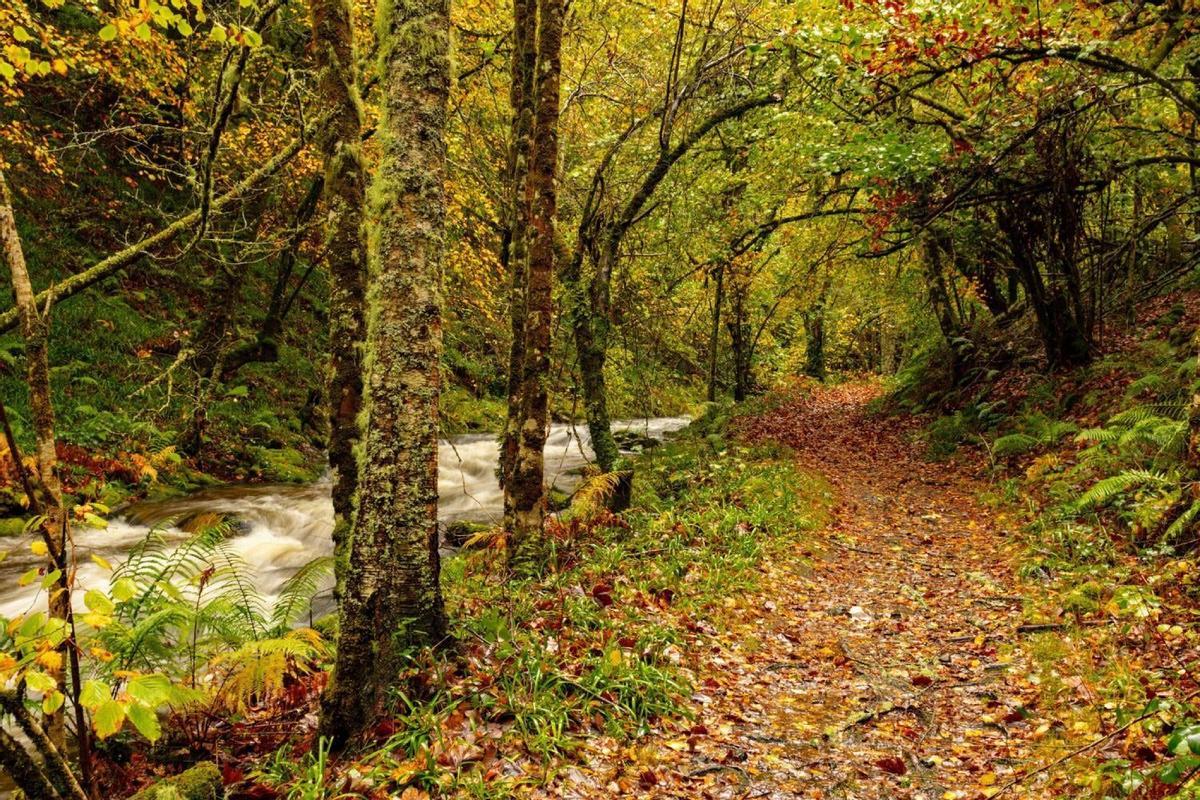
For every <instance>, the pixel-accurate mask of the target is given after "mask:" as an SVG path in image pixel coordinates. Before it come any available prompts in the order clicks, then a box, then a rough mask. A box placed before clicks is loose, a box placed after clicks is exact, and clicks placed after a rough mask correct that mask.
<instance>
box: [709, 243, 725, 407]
mask: <svg viewBox="0 0 1200 800" xmlns="http://www.w3.org/2000/svg"><path fill="white" fill-rule="evenodd" d="M712 277H713V310H712V325H711V326H710V327H709V329H708V402H710V403H715V402H716V400H717V361H718V356H719V354H720V353H719V351H720V345H721V304H722V303H724V302H725V264H723V263H722V264H718V265H717V266H716V268H715V269H714V270H713V273H712Z"/></svg>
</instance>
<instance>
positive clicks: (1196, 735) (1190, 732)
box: [1167, 725, 1200, 756]
mask: <svg viewBox="0 0 1200 800" xmlns="http://www.w3.org/2000/svg"><path fill="white" fill-rule="evenodd" d="M1167 749H1168V750H1170V751H1171V752H1172V753H1173V754H1175V755H1177V756H1186V755H1189V754H1190V755H1200V725H1185V726H1183V727H1182V728H1176V729H1175V730H1174V731H1173V732H1172V733H1171V735H1170V736H1168V737H1167Z"/></svg>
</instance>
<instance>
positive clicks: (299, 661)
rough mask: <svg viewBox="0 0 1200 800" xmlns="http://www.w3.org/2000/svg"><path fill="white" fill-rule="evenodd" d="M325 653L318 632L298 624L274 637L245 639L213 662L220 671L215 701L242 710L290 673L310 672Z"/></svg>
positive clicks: (263, 698) (273, 691) (270, 693)
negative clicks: (297, 626) (298, 626)
mask: <svg viewBox="0 0 1200 800" xmlns="http://www.w3.org/2000/svg"><path fill="white" fill-rule="evenodd" d="M325 654H326V648H325V643H324V640H323V639H322V638H321V634H319V633H317V632H316V631H315V630H313V629H312V628H299V629H297V630H294V631H290V632H288V633H286V634H284V635H283V636H280V637H277V638H273V639H261V640H258V641H252V642H246V643H245V644H243V645H242V646H241V647H239V648H238V649H237V650H235V651H233V652H232V653H228V654H225V655H221V656H218V657H217V658H215V659H214V660H213V662H212V666H213V668H214V669H215V670H216V672H217V673H219V675H220V687H221V691H220V692H219V693H218V694H217V696H216V699H217V702H218V703H219V704H220V705H221V706H223V707H225V708H227V709H228V710H230V711H242V710H244V709H245V708H246V706H248V705H250V704H252V703H254V702H256V701H257V702H263V701H266V700H269V699H270V698H271V697H273V696H274V695H276V694H278V692H279V691H280V690H281V689H282V688H283V686H284V683H285V681H286V680H287V678H288V677H289V676H297V675H303V674H306V673H308V672H311V671H312V670H313V669H314V667H315V665H316V660H317V659H318V658H320V657H322V656H324V655H325Z"/></svg>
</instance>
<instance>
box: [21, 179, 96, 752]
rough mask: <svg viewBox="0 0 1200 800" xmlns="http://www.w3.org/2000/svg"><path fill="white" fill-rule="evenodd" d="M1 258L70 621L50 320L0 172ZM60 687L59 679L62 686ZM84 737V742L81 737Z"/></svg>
mask: <svg viewBox="0 0 1200 800" xmlns="http://www.w3.org/2000/svg"><path fill="white" fill-rule="evenodd" d="M0 252H3V254H4V260H5V261H6V262H8V268H9V272H10V274H11V275H12V288H13V294H14V295H15V297H16V306H17V313H18V315H19V318H20V324H21V337H22V338H23V339H24V340H25V380H26V382H27V384H28V385H29V408H30V412H31V416H32V420H33V433H34V437H35V439H36V451H35V452H36V456H37V474H38V480H37V488H38V490H39V492H40V493H41V494H42V497H38V498H33V497H31V498H30V502H31V504H34V508H35V509H40V511H41V513H42V514H43V515H44V517H45V521H44V522H43V533H44V538H45V541H46V546H47V549H48V551H49V560H50V569H51V570H59V573H60V576H61V577H60V579H59V584H58V587H57V589H56V590H55V591H54V592H51V594H50V599H49V609H50V616H52V617H54V618H56V619H61V620H67V619H68V618H69V616H70V612H71V593H70V591H69V586H70V584H69V580H70V579H69V576H68V570H67V568H66V567H67V563H66V561H67V552H66V548H67V536H66V526H67V519H66V509H65V508H64V507H63V494H62V485H61V484H60V483H59V480H58V453H57V448H56V439H55V434H54V405H53V403H52V400H51V389H50V355H49V332H50V326H49V319H48V317H49V308H47V309H46V315H45V316H43V315H42V313H40V312H39V311H38V308H37V305H36V301H35V299H34V293H33V283H32V281H30V278H29V269H28V268H27V267H26V265H25V253H24V251H23V250H22V248H21V239H20V236H19V235H18V233H17V221H16V215H15V214H14V212H13V204H12V195H11V194H10V192H9V189H8V182H7V181H6V180H5V178H4V173H3V172H2V171H0ZM60 650H61V652H62V654H63V657H64V660H65V659H66V657H67V656H68V655H69V653H68V652H67V645H66V643H65V642H64V644H63V645H62V647H61V648H60ZM61 683H62V681H61V679H60V685H61ZM64 725H65V719H64V716H63V712H62V711H61V710H59V711H58V712H56V713H54V714H51V715H50V716H49V718H48V719H47V724H46V728H47V731H48V733H49V734H50V736H51V738H52V739H53V740H54V741H55V742H56V743H58V744H61V743H62V742H63V739H64V735H65V727H64ZM80 736H81V737H83V736H86V734H85V733H83V732H80Z"/></svg>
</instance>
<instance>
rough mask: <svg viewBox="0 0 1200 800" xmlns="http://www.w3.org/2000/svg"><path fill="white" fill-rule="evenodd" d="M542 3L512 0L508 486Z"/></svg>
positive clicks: (520, 356)
mask: <svg viewBox="0 0 1200 800" xmlns="http://www.w3.org/2000/svg"><path fill="white" fill-rule="evenodd" d="M536 39H537V5H536V3H535V0H513V55H512V76H511V82H510V85H509V103H510V104H511V105H512V125H511V135H512V142H511V143H510V146H509V153H508V189H509V198H508V209H507V215H508V225H507V240H506V246H505V248H504V251H503V253H502V254H501V260H502V261H503V262H504V265H505V266H507V267H508V269H509V272H510V278H511V283H510V288H509V294H508V315H509V324H510V330H511V332H512V345H511V347H510V349H509V357H508V415H507V416H506V418H505V421H504V431H503V434H502V436H501V441H500V463H499V478H500V485H501V486H505V487H506V486H508V484H509V482H510V480H511V478H512V471H513V468H514V467H515V465H516V460H517V451H518V450H519V449H520V444H519V439H520V434H521V384H522V381H523V379H524V372H525V347H526V314H527V313H528V301H527V298H526V292H527V291H528V288H529V276H528V269H529V216H530V195H529V191H528V189H529V159H530V155H531V153H532V149H533V127H534V108H535V106H536V104H537V97H536V96H535V94H534V80H535V77H536V76H535V73H536V71H537V61H538V52H537V51H538V45H537V41H536ZM504 499H505V503H506V505H505V509H504V514H505V518H506V519H511V517H512V513H513V509H511V508H509V507H508V505H507V504H508V503H509V502H510V501H511V500H512V495H511V494H510V493H508V492H505V495H504Z"/></svg>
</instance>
